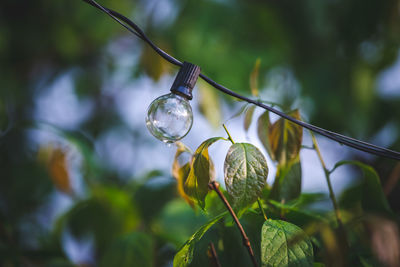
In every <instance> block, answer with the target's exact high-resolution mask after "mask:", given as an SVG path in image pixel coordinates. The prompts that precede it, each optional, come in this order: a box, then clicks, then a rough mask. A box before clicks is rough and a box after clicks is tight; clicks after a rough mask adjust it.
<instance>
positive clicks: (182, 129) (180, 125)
mask: <svg viewBox="0 0 400 267" xmlns="http://www.w3.org/2000/svg"><path fill="white" fill-rule="evenodd" d="M192 124H193V113H192V107H191V106H190V104H189V101H188V100H187V99H186V98H184V97H182V96H179V95H176V94H173V93H170V94H167V95H163V96H160V97H159V98H156V99H155V100H154V101H153V102H151V104H150V106H149V108H148V110H147V116H146V125H147V129H149V131H150V133H151V134H152V135H154V136H155V137H156V138H157V139H159V140H161V141H163V142H165V143H173V142H176V141H178V140H180V139H182V138H183V137H184V136H185V135H187V133H188V132H189V131H190V128H192Z"/></svg>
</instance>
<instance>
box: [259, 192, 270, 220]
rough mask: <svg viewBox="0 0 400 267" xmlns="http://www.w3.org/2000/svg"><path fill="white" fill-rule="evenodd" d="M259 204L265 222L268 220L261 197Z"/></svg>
mask: <svg viewBox="0 0 400 267" xmlns="http://www.w3.org/2000/svg"><path fill="white" fill-rule="evenodd" d="M257 203H258V207H259V208H260V210H261V213H262V215H263V216H264V219H265V220H268V218H267V215H266V214H265V211H264V209H263V207H262V204H261V201H260V198H259V197H258V198H257Z"/></svg>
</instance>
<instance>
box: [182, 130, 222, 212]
mask: <svg viewBox="0 0 400 267" xmlns="http://www.w3.org/2000/svg"><path fill="white" fill-rule="evenodd" d="M220 139H223V138H222V137H213V138H210V139H207V140H206V141H204V142H203V143H202V144H201V145H200V146H199V147H198V148H197V150H196V152H195V153H194V155H193V159H192V162H191V164H190V171H189V175H188V177H187V179H186V181H185V184H184V190H185V192H186V194H188V196H189V197H190V198H191V199H193V200H194V201H195V202H196V203H197V204H199V205H200V207H201V208H202V209H204V207H205V197H206V195H207V193H208V183H209V182H210V181H212V180H213V179H214V176H215V169H214V164H213V162H212V160H211V158H210V156H209V155H208V147H209V146H210V145H212V144H213V143H215V142H216V141H218V140H220Z"/></svg>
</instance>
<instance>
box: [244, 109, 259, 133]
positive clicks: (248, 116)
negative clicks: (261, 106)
mask: <svg viewBox="0 0 400 267" xmlns="http://www.w3.org/2000/svg"><path fill="white" fill-rule="evenodd" d="M255 109H256V106H254V105H253V106H250V107H249V108H248V109H247V110H246V113H245V115H244V125H243V126H244V130H245V131H246V132H247V131H248V130H249V128H250V124H251V121H252V120H253V114H254V110H255Z"/></svg>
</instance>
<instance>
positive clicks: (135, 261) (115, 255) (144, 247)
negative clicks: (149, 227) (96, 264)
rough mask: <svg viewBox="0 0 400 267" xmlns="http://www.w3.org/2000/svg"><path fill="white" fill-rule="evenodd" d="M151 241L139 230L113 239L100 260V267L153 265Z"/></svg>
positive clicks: (144, 266)
mask: <svg viewBox="0 0 400 267" xmlns="http://www.w3.org/2000/svg"><path fill="white" fill-rule="evenodd" d="M153 259H154V255H153V242H152V240H151V238H150V237H149V236H148V235H147V234H145V233H141V232H136V233H131V234H129V235H126V236H123V237H122V238H120V239H118V240H117V241H115V242H114V243H113V244H112V245H111V247H110V248H109V249H108V250H107V251H106V253H105V254H104V256H103V257H102V258H101V260H100V267H109V266H119V267H131V266H143V267H146V266H149V267H151V266H153Z"/></svg>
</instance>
